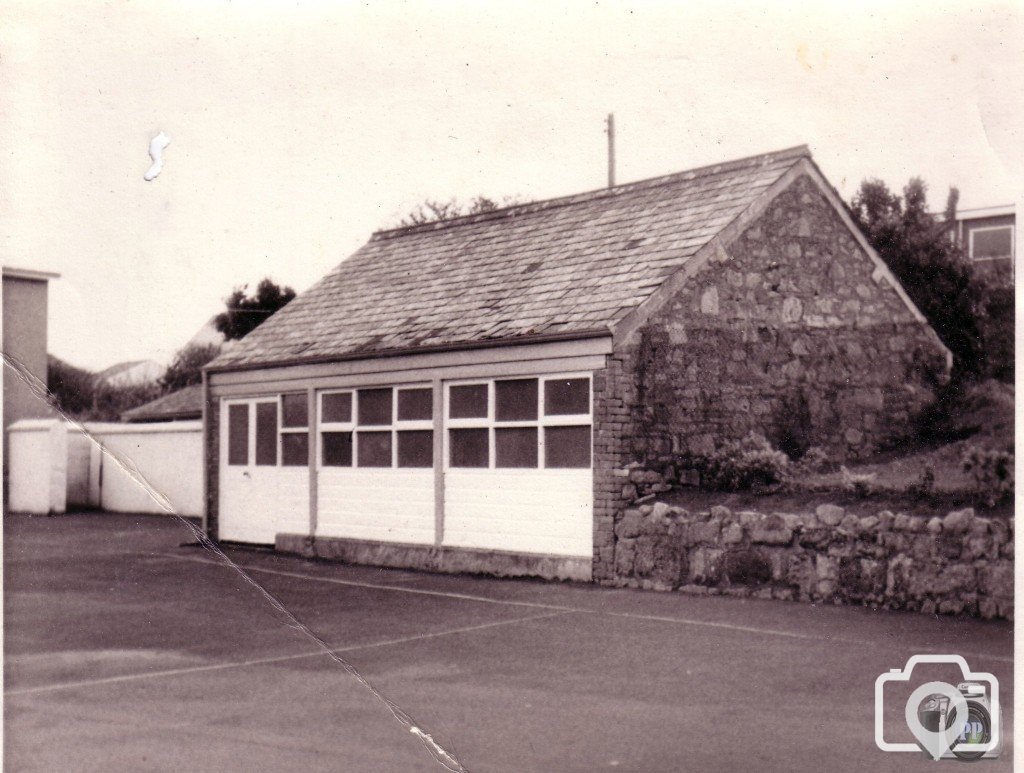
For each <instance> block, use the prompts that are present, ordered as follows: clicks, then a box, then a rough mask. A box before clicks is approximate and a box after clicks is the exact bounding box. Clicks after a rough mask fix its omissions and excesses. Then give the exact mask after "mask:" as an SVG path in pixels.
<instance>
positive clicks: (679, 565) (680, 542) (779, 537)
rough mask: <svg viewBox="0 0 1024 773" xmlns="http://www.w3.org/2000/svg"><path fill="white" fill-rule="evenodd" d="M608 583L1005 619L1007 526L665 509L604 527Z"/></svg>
mask: <svg viewBox="0 0 1024 773" xmlns="http://www.w3.org/2000/svg"><path fill="white" fill-rule="evenodd" d="M615 534H616V536H617V537H618V539H617V542H616V546H615V565H614V580H613V581H612V584H619V585H627V586H634V587H644V588H651V589H656V590H676V589H681V590H684V591H690V592H697V593H703V594H708V593H715V594H719V593H720V594H727V595H739V596H755V597H758V598H775V599H786V600H799V601H812V602H824V603H836V604H864V605H869V606H873V607H882V608H887V609H905V610H911V611H919V612H924V613H927V614H934V613H940V614H961V613H966V614H970V615H977V616H980V617H984V618H996V617H998V618H1006V619H1013V521H1012V520H1011V521H1009V523H1006V522H1003V521H1000V520H995V519H992V520H989V519H986V518H979V517H976V516H975V514H974V511H973V510H971V509H966V510H957V511H953V512H950V513H949V514H948V515H947V516H945V518H937V517H935V518H931V519H927V518H923V517H919V516H914V515H907V514H905V513H898V514H895V515H894V514H893V513H891V512H888V511H883V512H880V513H878V515H872V516H867V517H858V516H856V515H853V514H850V513H846V512H844V510H843V508H841V507H837V506H835V505H827V504H826V505H821V506H819V507H818V508H817V510H816V512H813V513H798V514H789V513H786V514H782V513H773V514H770V515H766V514H764V513H759V512H732V511H730V510H729V509H728V508H726V507H712V508H711V509H710V510H709V511H708V512H702V513H693V514H691V513H689V512H687V511H685V510H683V509H681V508H677V507H671V506H669V505H666V504H665V503H661V502H659V503H655V504H653V505H651V504H647V505H642V506H640V507H638V508H628V509H626V510H623V511H622V512H621V513H619V515H618V516H617V518H616V520H615Z"/></svg>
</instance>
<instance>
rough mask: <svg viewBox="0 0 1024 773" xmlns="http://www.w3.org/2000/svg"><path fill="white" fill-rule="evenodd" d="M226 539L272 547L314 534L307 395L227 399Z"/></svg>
mask: <svg viewBox="0 0 1024 773" xmlns="http://www.w3.org/2000/svg"><path fill="white" fill-rule="evenodd" d="M220 448H221V458H220V503H219V504H220V506H219V509H218V519H219V520H218V528H217V536H218V539H221V540H229V541H233V542H249V543H255V544H262V545H272V544H273V543H274V538H275V536H276V535H277V534H279V533H282V532H287V533H291V534H306V533H308V532H309V419H308V398H307V395H306V393H305V392H301V393H295V394H286V395H281V396H279V397H278V396H275V397H270V398H260V399H251V400H222V401H221V443H220Z"/></svg>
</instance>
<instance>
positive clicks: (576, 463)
mask: <svg viewBox="0 0 1024 773" xmlns="http://www.w3.org/2000/svg"><path fill="white" fill-rule="evenodd" d="M544 466H545V467H584V468H586V467H590V427H546V428H545V429H544Z"/></svg>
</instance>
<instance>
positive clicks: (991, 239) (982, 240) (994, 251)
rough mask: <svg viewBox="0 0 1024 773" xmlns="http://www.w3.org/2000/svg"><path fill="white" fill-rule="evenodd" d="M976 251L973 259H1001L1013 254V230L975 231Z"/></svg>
mask: <svg viewBox="0 0 1024 773" xmlns="http://www.w3.org/2000/svg"><path fill="white" fill-rule="evenodd" d="M972 236H973V237H974V239H973V242H974V250H973V252H972V253H971V257H972V258H1001V257H1009V256H1010V255H1012V254H1013V229H1012V228H1011V227H1009V226H1007V227H1006V228H999V229H993V230H991V231H989V230H985V231H981V230H978V231H974V232H973V234H972Z"/></svg>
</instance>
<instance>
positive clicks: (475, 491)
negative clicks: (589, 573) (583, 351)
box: [444, 373, 594, 557]
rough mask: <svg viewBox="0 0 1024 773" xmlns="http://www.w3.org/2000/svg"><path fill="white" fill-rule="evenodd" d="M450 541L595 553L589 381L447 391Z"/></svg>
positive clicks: (462, 386)
mask: <svg viewBox="0 0 1024 773" xmlns="http://www.w3.org/2000/svg"><path fill="white" fill-rule="evenodd" d="M444 415H445V428H446V432H445V440H444V442H445V465H444V468H445V480H444V496H445V499H444V544H445V545H451V546H453V547H467V548H485V549H492V550H507V551H515V552H524V553H545V554H549V555H561V556H577V557H583V556H587V557H589V556H591V555H592V553H593V501H594V495H593V480H594V476H593V467H592V462H591V457H592V451H591V446H592V439H591V415H592V411H591V389H590V374H588V373H575V374H565V375H559V376H554V375H552V376H542V377H535V378H514V379H493V380H490V379H482V380H477V381H466V382H452V383H449V384H447V386H446V389H445V412H444Z"/></svg>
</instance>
